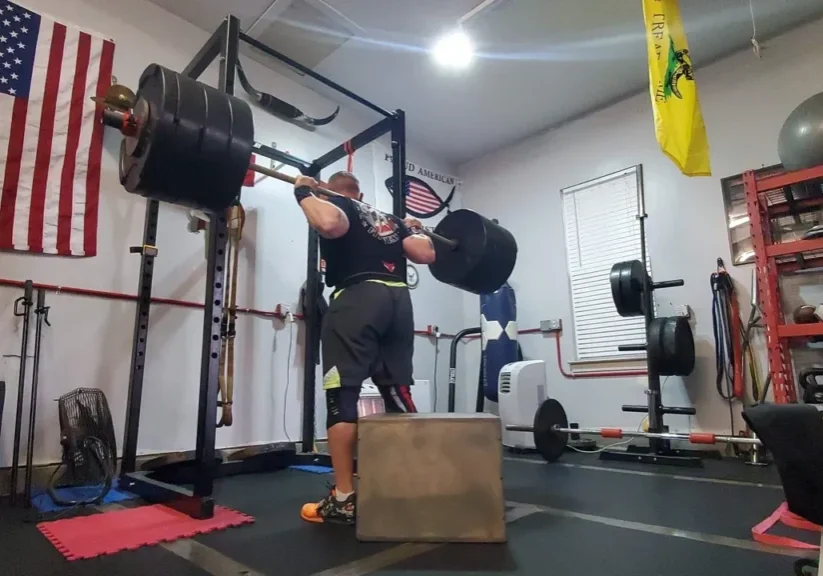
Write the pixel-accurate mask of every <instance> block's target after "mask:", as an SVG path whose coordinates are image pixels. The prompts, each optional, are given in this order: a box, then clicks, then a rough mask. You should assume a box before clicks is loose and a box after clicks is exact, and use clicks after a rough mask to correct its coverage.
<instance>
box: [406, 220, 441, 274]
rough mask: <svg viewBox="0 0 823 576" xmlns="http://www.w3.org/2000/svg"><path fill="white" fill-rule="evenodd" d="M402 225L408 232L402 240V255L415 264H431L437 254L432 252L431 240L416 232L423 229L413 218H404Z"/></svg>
mask: <svg viewBox="0 0 823 576" xmlns="http://www.w3.org/2000/svg"><path fill="white" fill-rule="evenodd" d="M403 224H404V225H405V226H406V229H407V230H408V232H409V235H408V236H406V237H405V238H403V253H404V254H405V256H406V258H408V259H409V260H411V261H412V262H414V263H415V264H433V263H434V261H435V259H436V257H437V253H436V252H435V251H434V244H432V240H431V238H429V237H428V236H426V235H425V234H422V233H420V232H418V231H419V230H422V229H423V225H422V224H421V223H420V221H419V220H416V219H414V218H406V219H405V220H404V221H403Z"/></svg>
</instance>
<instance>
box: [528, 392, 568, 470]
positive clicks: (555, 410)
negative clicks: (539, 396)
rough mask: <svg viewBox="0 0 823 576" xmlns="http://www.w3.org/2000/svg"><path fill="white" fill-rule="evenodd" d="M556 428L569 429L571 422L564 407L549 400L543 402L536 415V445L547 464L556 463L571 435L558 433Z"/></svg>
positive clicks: (555, 401)
mask: <svg viewBox="0 0 823 576" xmlns="http://www.w3.org/2000/svg"><path fill="white" fill-rule="evenodd" d="M555 427H559V428H568V427H569V420H568V418H567V417H566V411H565V410H563V405H562V404H560V402H558V401H557V400H554V399H553V398H549V399H548V400H545V401H543V403H542V404H541V405H540V408H538V409H537V413H536V414H535V415H534V445H535V447H536V448H537V451H538V452H539V453H540V455H541V456H543V458H545V460H546V462H556V461H557V460H558V459H559V458H560V457H561V456H562V455H563V451H564V450H565V449H566V444H567V443H568V441H569V434H568V433H567V432H556V431H555V430H554V428H555Z"/></svg>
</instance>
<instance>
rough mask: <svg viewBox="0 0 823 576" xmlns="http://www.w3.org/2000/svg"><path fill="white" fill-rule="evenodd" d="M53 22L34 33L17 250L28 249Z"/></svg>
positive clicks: (15, 240)
mask: <svg viewBox="0 0 823 576" xmlns="http://www.w3.org/2000/svg"><path fill="white" fill-rule="evenodd" d="M52 24H53V23H49V22H46V21H45V20H43V21H41V24H40V31H39V34H38V36H37V48H36V51H35V56H34V62H33V69H34V72H33V73H32V76H31V78H32V80H31V88H30V90H29V108H28V117H27V120H26V134H25V136H24V137H23V153H22V154H21V156H20V179H19V181H18V184H17V203H16V205H15V207H14V238H13V240H12V241H13V245H14V248H15V249H17V250H28V249H29V232H28V229H29V214H30V213H31V200H32V196H31V188H32V179H33V177H34V163H35V160H36V158H37V138H38V135H39V129H38V127H39V122H40V116H41V113H42V110H43V94H44V93H45V89H46V72H45V71H46V70H47V69H48V63H49V48H50V47H51V37H52V32H53V29H54V26H53V25H52Z"/></svg>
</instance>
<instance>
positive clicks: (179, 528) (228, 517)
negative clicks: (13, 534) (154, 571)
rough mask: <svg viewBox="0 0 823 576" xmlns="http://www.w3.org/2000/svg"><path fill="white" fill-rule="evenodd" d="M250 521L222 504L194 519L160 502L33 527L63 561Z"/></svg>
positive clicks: (251, 519) (194, 534) (128, 548)
mask: <svg viewBox="0 0 823 576" xmlns="http://www.w3.org/2000/svg"><path fill="white" fill-rule="evenodd" d="M251 522H254V518H252V517H251V516H247V515H245V514H241V513H240V512H236V511H234V510H230V509H228V508H223V507H222V506H215V507H214V517H213V518H209V519H208V520H195V519H194V518H191V517H189V516H186V515H185V514H183V513H181V512H178V511H176V510H172V509H171V508H168V507H166V506H163V505H162V504H155V505H153V506H140V507H138V508H127V509H124V510H112V511H110V512H105V513H103V514H92V515H91V516H79V517H77V518H67V519H65V520H54V521H52V522H41V523H40V524H38V525H37V529H38V530H40V532H42V533H43V535H44V536H45V537H46V538H47V539H48V540H49V542H51V543H52V544H54V547H55V548H57V550H59V551H60V553H61V554H62V555H63V556H65V557H66V559H67V560H81V559H85V558H95V557H97V556H102V555H103V554H114V553H115V552H120V551H121V550H135V549H137V548H141V547H143V546H152V545H155V544H159V543H160V542H173V541H174V540H179V539H181V538H191V537H192V536H196V535H197V534H205V533H207V532H214V531H215V530H223V529H225V528H231V527H232V526H240V525H241V524H249V523H251Z"/></svg>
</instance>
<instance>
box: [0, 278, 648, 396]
mask: <svg viewBox="0 0 823 576" xmlns="http://www.w3.org/2000/svg"><path fill="white" fill-rule="evenodd" d="M24 285H25V282H23V281H21V280H9V279H6V278H0V286H7V287H9V288H23V287H24ZM33 287H34V288H35V289H40V290H47V291H50V292H55V293H57V294H72V295H74V296H86V297H90V298H102V299H105V300H122V301H125V302H136V301H137V296H135V295H134V294H126V293H123V292H112V291H109V290H95V289H92V288H77V287H74V286H59V285H57V284H43V283H40V282H35V283H34V286H33ZM151 303H152V304H165V305H167V306H178V307H181V308H193V309H198V310H202V309H203V304H202V303H201V302H192V301H189V300H178V299H174V298H160V297H157V296H152V298H151ZM237 313H238V314H248V315H250V316H260V317H262V318H277V319H278V320H285V319H286V316H287V314H284V313H283V312H281V311H279V310H259V309H257V308H241V307H238V308H237ZM293 317H294V318H295V319H296V320H302V319H303V315H302V314H293ZM414 333H415V334H416V335H418V336H434V334H433V333H432V332H431V330H415V331H414ZM517 333H518V334H520V335H524V334H540V333H541V330H540V329H539V328H525V329H523V330H518V332H517ZM439 337H440V338H447V339H454V338H455V335H454V334H446V333H440V336H439ZM554 337H555V341H556V344H557V367H558V369H559V370H560V374H562V375H563V377H564V378H568V379H570V380H582V379H587V378H629V377H632V376H646V375H647V374H648V373H647V372H646V371H645V370H633V371H624V372H621V371H603V372H587V373H585V374H572V373H569V372H566V369H565V368H564V366H563V356H562V352H561V349H560V332H555V334H554ZM475 338H479V336H478V335H470V336H467V337H466V338H464V339H465V340H469V339H475Z"/></svg>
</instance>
